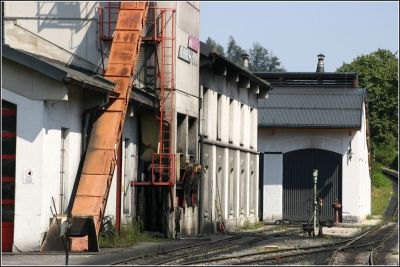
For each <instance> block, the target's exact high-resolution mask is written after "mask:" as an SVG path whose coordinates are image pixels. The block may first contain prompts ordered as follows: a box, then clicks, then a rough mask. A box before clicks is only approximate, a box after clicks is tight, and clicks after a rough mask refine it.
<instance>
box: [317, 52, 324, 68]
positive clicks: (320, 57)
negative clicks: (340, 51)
mask: <svg viewBox="0 0 400 267" xmlns="http://www.w3.org/2000/svg"><path fill="white" fill-rule="evenodd" d="M324 58H325V56H324V55H323V54H319V55H318V65H317V72H325V70H324Z"/></svg>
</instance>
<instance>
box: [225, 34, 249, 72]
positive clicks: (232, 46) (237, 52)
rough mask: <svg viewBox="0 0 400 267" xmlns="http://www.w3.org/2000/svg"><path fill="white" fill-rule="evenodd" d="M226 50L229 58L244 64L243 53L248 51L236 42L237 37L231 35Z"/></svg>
mask: <svg viewBox="0 0 400 267" xmlns="http://www.w3.org/2000/svg"><path fill="white" fill-rule="evenodd" d="M227 47H228V48H227V50H226V54H227V55H226V56H227V58H228V59H229V60H231V61H233V62H235V63H236V64H238V65H242V61H243V59H242V55H243V54H244V53H245V52H246V51H245V50H244V49H243V48H241V47H240V46H239V45H237V44H236V41H235V39H234V38H233V37H232V36H229V40H228V46H227Z"/></svg>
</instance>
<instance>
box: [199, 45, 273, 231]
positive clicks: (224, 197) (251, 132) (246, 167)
mask: <svg viewBox="0 0 400 267" xmlns="http://www.w3.org/2000/svg"><path fill="white" fill-rule="evenodd" d="M201 49H202V50H201V63H202V67H201V69H200V88H201V91H202V106H201V112H202V117H201V129H200V134H201V137H202V139H203V141H202V143H203V146H202V155H203V166H204V167H205V168H206V173H205V174H204V176H203V177H202V185H201V188H202V189H201V193H200V201H201V205H202V207H201V210H202V212H201V218H200V220H202V223H203V229H204V231H211V230H214V231H215V230H223V229H221V227H224V228H225V229H233V228H237V227H241V226H243V225H244V224H247V223H255V222H257V221H258V189H257V188H258V169H259V167H258V152H257V99H258V98H259V97H264V96H265V95H266V93H267V91H268V90H269V89H270V85H269V84H268V83H267V82H265V81H264V80H261V79H258V78H257V77H255V76H254V75H252V74H251V73H250V72H249V71H248V70H247V69H246V68H244V67H241V66H238V65H236V64H234V63H232V62H231V61H229V60H227V59H226V58H224V57H223V56H220V55H218V54H216V53H214V52H212V51H210V48H209V47H207V45H205V44H203V43H202V46H201ZM221 225H222V226H221ZM211 227H212V228H211ZM210 228H211V229H210Z"/></svg>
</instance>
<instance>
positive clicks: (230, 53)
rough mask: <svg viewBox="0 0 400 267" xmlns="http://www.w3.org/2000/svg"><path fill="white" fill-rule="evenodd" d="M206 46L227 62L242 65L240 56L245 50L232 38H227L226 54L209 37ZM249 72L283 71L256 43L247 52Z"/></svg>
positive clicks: (277, 62) (272, 57) (275, 57)
mask: <svg viewBox="0 0 400 267" xmlns="http://www.w3.org/2000/svg"><path fill="white" fill-rule="evenodd" d="M206 44H207V45H208V46H209V47H210V48H211V51H214V52H217V53H218V54H220V55H222V56H226V57H227V58H228V59H229V60H231V61H232V62H234V63H236V64H238V65H240V66H241V65H242V61H243V58H242V55H243V54H244V53H246V50H245V49H243V48H242V47H240V45H238V44H237V43H236V40H235V38H233V37H232V36H229V39H228V44H227V50H226V53H225V51H224V47H223V46H222V45H220V44H219V43H217V42H216V41H215V40H213V39H211V38H210V37H208V38H207V40H206ZM249 70H250V71H271V72H280V71H281V72H283V71H285V69H284V68H283V66H281V62H280V60H279V58H278V57H277V56H274V55H272V53H270V52H269V51H268V50H267V49H266V48H265V47H263V46H262V45H261V44H260V43H258V42H254V43H253V47H252V48H251V49H250V50H249Z"/></svg>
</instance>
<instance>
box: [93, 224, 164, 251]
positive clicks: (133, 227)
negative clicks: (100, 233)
mask: <svg viewBox="0 0 400 267" xmlns="http://www.w3.org/2000/svg"><path fill="white" fill-rule="evenodd" d="M160 240H161V239H160V238H156V237H153V236H150V235H149V234H148V233H143V232H141V231H140V226H139V225H138V224H137V223H131V224H125V225H122V227H121V231H120V233H119V234H118V233H116V234H115V236H114V238H112V239H110V238H103V237H100V238H99V244H100V247H103V248H106V247H112V248H122V247H130V246H132V245H133V244H135V243H137V242H140V241H160Z"/></svg>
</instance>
